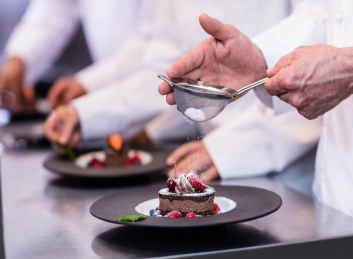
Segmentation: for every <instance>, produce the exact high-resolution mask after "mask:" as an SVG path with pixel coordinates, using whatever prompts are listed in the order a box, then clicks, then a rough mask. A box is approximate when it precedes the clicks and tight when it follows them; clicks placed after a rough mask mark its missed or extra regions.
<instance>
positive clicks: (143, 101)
mask: <svg viewBox="0 0 353 259" xmlns="http://www.w3.org/2000/svg"><path fill="white" fill-rule="evenodd" d="M156 74H157V72H156V71H149V70H148V69H146V70H139V71H136V72H134V73H132V74H131V76H129V77H127V78H126V79H124V80H120V81H117V82H114V83H112V84H111V85H109V86H107V87H105V88H103V89H100V90H99V91H95V92H92V93H89V94H87V95H85V96H83V97H80V98H78V99H75V100H73V101H72V106H73V107H75V108H76V110H77V112H78V115H79V119H80V124H81V132H82V137H83V139H84V140H89V139H97V138H103V137H107V136H109V135H110V134H112V133H115V132H119V133H120V134H122V136H123V137H124V138H129V137H131V136H133V135H135V134H136V133H138V132H140V131H142V130H143V128H144V126H145V124H146V123H147V122H148V121H149V120H151V119H152V118H153V117H154V116H156V115H157V114H158V113H160V112H161V111H162V110H163V109H165V108H166V107H167V106H166V105H165V99H164V98H161V96H160V95H159V94H158V92H157V91H156V89H155V88H156V87H155V86H156V85H158V83H160V80H159V79H158V78H157V76H156Z"/></svg>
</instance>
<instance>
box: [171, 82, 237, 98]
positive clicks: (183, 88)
mask: <svg viewBox="0 0 353 259" xmlns="http://www.w3.org/2000/svg"><path fill="white" fill-rule="evenodd" d="M173 86H174V87H176V88H178V89H179V90H181V91H186V92H191V93H194V94H199V95H207V96H209V97H211V96H213V97H217V98H225V99H231V98H232V97H233V96H232V95H230V94H227V93H224V92H216V91H214V90H213V91H214V93H207V92H200V91H198V90H196V89H193V88H200V89H205V90H209V89H207V88H203V87H199V86H195V85H180V84H175V83H173ZM188 86H190V87H188ZM200 98H202V97H200Z"/></svg>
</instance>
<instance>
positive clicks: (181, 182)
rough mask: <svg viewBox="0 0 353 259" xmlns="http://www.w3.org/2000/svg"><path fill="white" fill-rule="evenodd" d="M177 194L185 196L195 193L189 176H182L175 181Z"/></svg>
mask: <svg viewBox="0 0 353 259" xmlns="http://www.w3.org/2000/svg"><path fill="white" fill-rule="evenodd" d="M175 192H176V193H180V194H184V193H195V190H194V188H192V186H191V184H190V182H189V180H188V178H187V176H186V175H185V174H182V175H180V176H179V177H178V179H176V180H175Z"/></svg>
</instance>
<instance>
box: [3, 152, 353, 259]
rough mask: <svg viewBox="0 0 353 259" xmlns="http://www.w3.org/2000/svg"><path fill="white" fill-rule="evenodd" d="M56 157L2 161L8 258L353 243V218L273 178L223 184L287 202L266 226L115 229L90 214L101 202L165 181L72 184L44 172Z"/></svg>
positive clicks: (19, 155)
mask: <svg viewBox="0 0 353 259" xmlns="http://www.w3.org/2000/svg"><path fill="white" fill-rule="evenodd" d="M49 154H50V151H49V150H38V149H37V150H23V151H5V152H4V153H3V155H2V158H1V160H2V161H1V164H2V170H1V191H2V213H3V226H4V244H5V254H6V258H10V259H12V258H142V257H143V258H148V257H165V256H166V257H168V256H177V257H178V256H185V255H186V256H191V257H198V256H201V257H209V258H221V257H220V254H221V253H222V252H233V253H234V252H237V251H243V250H244V249H252V250H255V249H258V248H266V247H273V246H275V247H276V246H281V245H283V246H284V245H287V244H295V243H298V242H299V243H303V242H304V243H310V242H312V241H315V240H323V239H337V238H339V237H344V236H352V235H353V218H351V217H349V216H347V215H345V214H343V213H340V212H338V211H336V210H334V209H331V208H330V207H328V206H325V205H323V204H321V203H320V202H317V201H315V200H314V199H312V198H311V197H309V196H307V195H304V194H302V193H299V192H297V191H295V190H293V189H291V188H288V187H287V186H286V185H285V184H283V183H281V182H280V181H278V180H275V179H273V178H270V177H259V178H252V179H238V180H227V181H221V182H219V183H220V184H226V185H248V186H255V187H261V188H264V189H268V190H271V191H274V192H276V193H277V194H279V195H280V196H281V197H282V199H283V205H282V207H281V208H280V209H279V210H278V211H277V212H275V213H273V214H271V215H269V216H266V217H264V218H260V219H257V220H253V221H249V222H245V223H240V224H233V225H228V226H225V227H218V228H206V229H203V230H198V232H195V231H177V230H176V231H170V230H153V229H152V230H151V229H145V228H141V229H140V228H134V227H126V226H118V225H115V224H110V223H107V222H103V221H100V220H98V219H96V218H94V217H93V216H91V215H90V213H89V207H90V205H91V204H92V203H93V202H94V201H95V200H97V199H99V198H101V197H103V196H106V195H109V194H111V193H114V192H116V191H118V190H124V189H128V188H138V187H139V186H148V185H154V184H155V185H156V188H157V187H159V186H161V185H164V184H165V180H166V178H165V176H164V175H163V174H161V175H156V176H153V177H142V178H135V179H116V180H88V179H79V178H66V177H61V176H58V175H55V174H52V173H50V172H48V171H47V170H46V169H45V168H44V167H43V166H42V163H43V161H44V160H45V159H46V158H47V157H48V155H49ZM314 155H315V154H309V155H308V156H306V158H304V159H302V161H299V162H297V163H296V164H294V165H293V166H291V167H290V168H288V169H287V170H286V171H287V174H289V179H291V177H292V178H293V179H294V178H295V177H294V176H293V175H294V174H295V173H299V178H300V177H303V178H306V177H307V176H305V174H303V173H302V172H303V171H306V170H309V171H310V170H312V169H313V166H312V165H313V161H312V160H313V157H314ZM308 173H309V172H308ZM291 175H292V176H291ZM297 178H298V177H297ZM292 187H293V186H292ZM294 188H295V186H294ZM142 195H143V194H142ZM156 196H157V193H156ZM275 251H277V250H275ZM278 251H279V249H278ZM350 251H352V250H350ZM350 251H349V252H350ZM344 255H346V254H344ZM210 256H211V257H210ZM238 258H240V257H238Z"/></svg>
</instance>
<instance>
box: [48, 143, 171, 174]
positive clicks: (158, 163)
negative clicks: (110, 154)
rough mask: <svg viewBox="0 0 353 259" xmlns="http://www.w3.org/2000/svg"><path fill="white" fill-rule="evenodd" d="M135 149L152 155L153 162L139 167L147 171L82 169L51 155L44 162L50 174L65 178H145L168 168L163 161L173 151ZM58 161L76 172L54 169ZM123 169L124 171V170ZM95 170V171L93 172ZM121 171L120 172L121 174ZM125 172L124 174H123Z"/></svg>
mask: <svg viewBox="0 0 353 259" xmlns="http://www.w3.org/2000/svg"><path fill="white" fill-rule="evenodd" d="M134 149H139V150H142V151H146V152H149V153H150V154H151V155H152V162H151V163H149V164H147V165H145V166H138V167H139V168H144V169H145V170H138V171H137V172H131V171H133V170H132V169H133V168H134V167H131V168H111V169H106V168H103V169H93V168H80V167H78V166H76V165H75V164H74V161H72V160H69V159H67V158H62V157H60V156H59V155H58V154H55V153H54V154H51V155H49V156H48V157H47V158H46V159H45V160H44V162H43V166H44V168H46V169H47V170H48V171H49V172H51V173H55V174H59V175H64V176H70V177H83V178H128V177H134V176H143V175H152V174H156V173H159V172H160V171H161V170H163V169H165V168H166V167H167V164H166V163H163V162H162V160H166V158H167V157H168V156H169V154H170V153H171V150H168V149H166V148H158V147H157V148H156V147H138V148H134ZM99 150H100V149H97V150H95V151H99ZM92 151H94V150H87V151H86V152H85V153H90V152H92ZM58 160H63V163H62V165H63V167H64V166H66V167H68V166H69V167H73V168H74V170H75V171H76V172H79V173H76V172H74V171H71V172H70V170H65V169H62V168H60V169H59V168H58V167H53V166H52V165H50V163H52V161H55V162H57V161H58ZM135 168H136V167H135ZM122 169H123V170H122ZM93 170H94V171H93ZM86 171H89V172H92V174H90V173H89V172H87V173H85V172H86ZM119 171H120V172H119ZM121 171H123V172H121Z"/></svg>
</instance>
